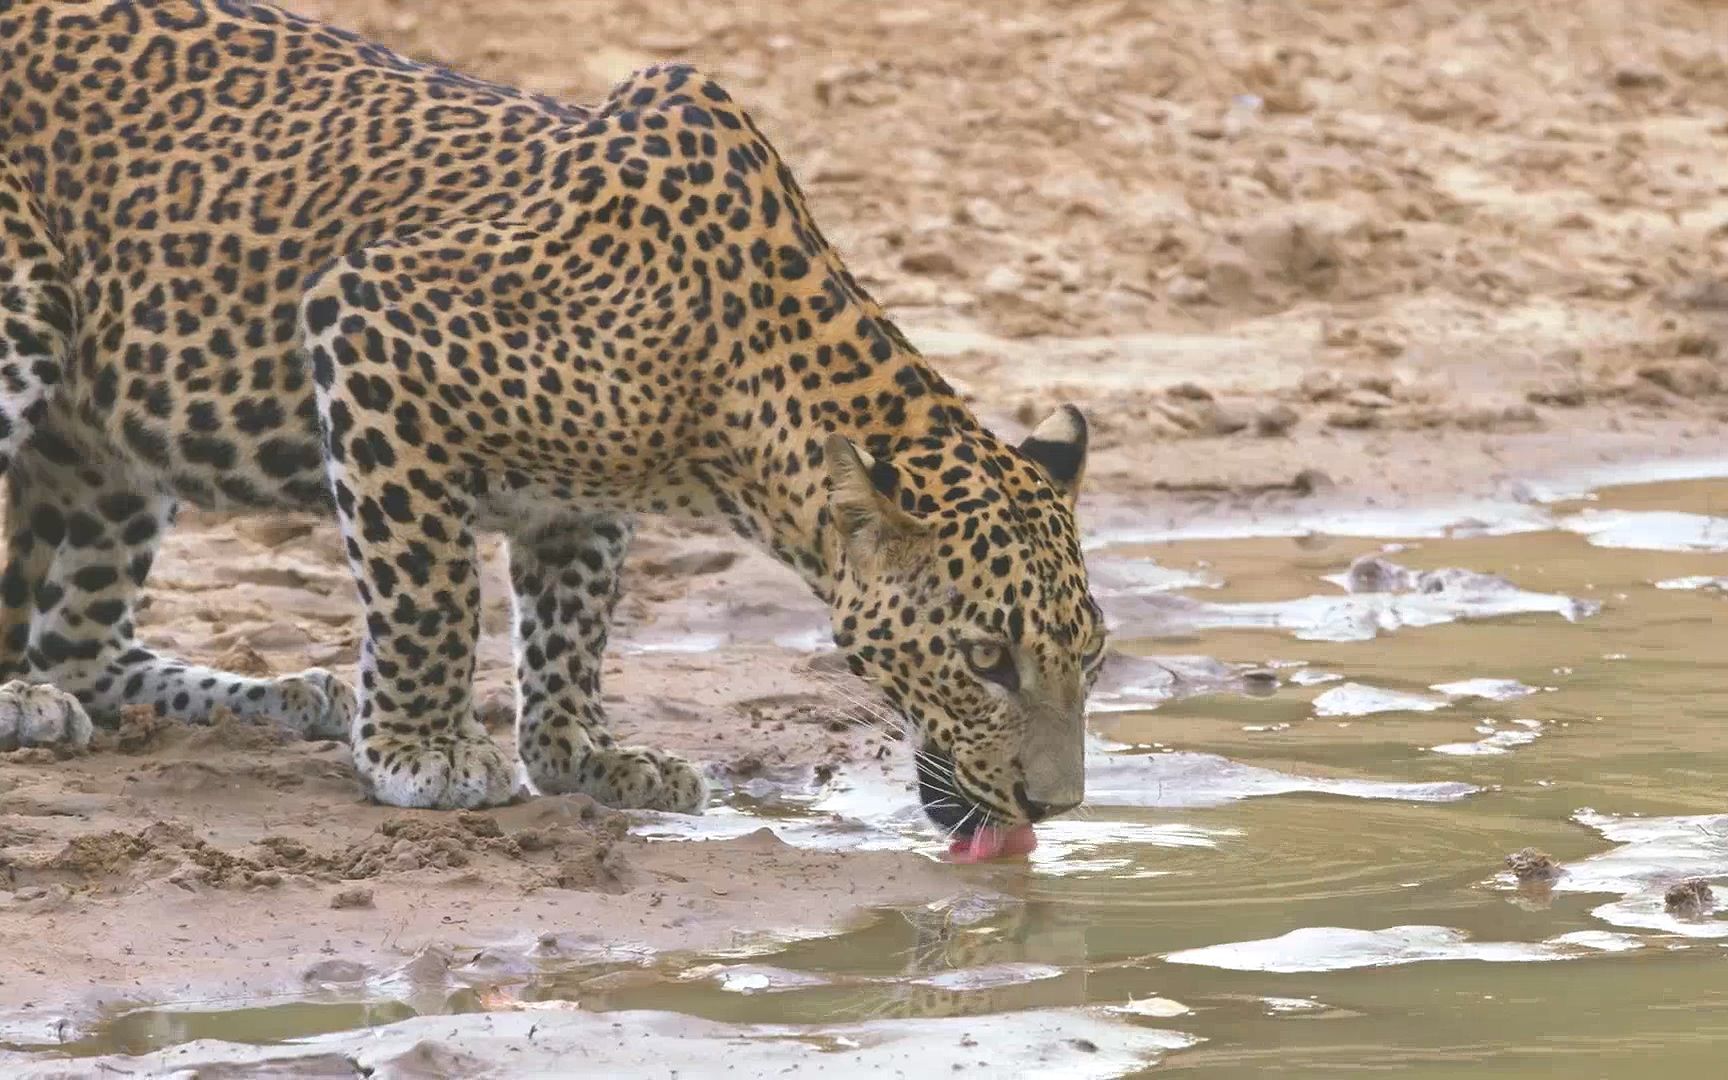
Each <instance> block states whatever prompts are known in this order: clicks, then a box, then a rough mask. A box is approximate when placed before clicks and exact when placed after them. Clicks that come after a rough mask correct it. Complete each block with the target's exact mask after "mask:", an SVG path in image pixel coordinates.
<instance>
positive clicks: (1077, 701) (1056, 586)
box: [825, 406, 1104, 835]
mask: <svg viewBox="0 0 1728 1080" xmlns="http://www.w3.org/2000/svg"><path fill="white" fill-rule="evenodd" d="M1086 438H1087V436H1086V421H1085V419H1084V417H1083V416H1082V415H1081V414H1080V412H1079V410H1077V409H1075V408H1073V407H1072V406H1064V407H1063V408H1061V409H1059V410H1057V412H1056V413H1054V414H1053V415H1052V416H1050V418H1049V419H1047V420H1045V421H1044V422H1043V423H1042V424H1040V425H1039V426H1038V427H1037V428H1036V429H1034V430H1033V432H1032V434H1031V435H1030V436H1029V437H1027V438H1026V440H1025V441H1024V442H1022V443H1021V444H1020V445H1019V446H1017V447H1014V446H1009V445H1007V444H1004V443H1002V442H999V441H997V440H996V439H995V438H994V437H993V436H991V435H989V434H988V433H987V432H984V431H982V430H978V429H973V430H970V431H967V432H964V433H961V434H958V435H954V436H946V437H941V438H933V439H930V440H924V441H921V442H919V443H918V444H917V445H915V446H912V447H910V448H900V449H898V450H897V451H896V452H895V453H894V454H893V455H892V457H889V456H883V457H873V456H872V455H870V454H869V453H867V452H865V451H864V450H862V449H860V448H859V447H857V446H856V445H854V444H853V443H852V442H850V441H849V440H847V439H846V438H844V437H842V436H839V435H834V436H830V437H829V439H828V441H827V444H826V447H825V461H826V467H827V470H828V499H829V502H828V507H829V513H830V518H831V520H832V522H833V523H834V525H835V527H836V528H837V530H838V532H839V535H840V546H841V547H842V549H843V557H842V559H841V560H840V562H841V572H840V573H839V575H838V580H837V582H836V583H835V595H834V597H833V615H834V631H835V641H836V643H837V644H838V645H839V646H840V648H841V649H842V650H843V651H844V652H845V654H846V656H847V658H848V661H849V663H850V665H851V667H852V670H853V672H854V673H855V674H857V675H860V676H862V677H864V678H866V679H868V680H869V681H871V682H873V683H874V684H875V685H876V686H877V687H878V688H880V689H881V691H882V692H883V693H884V694H886V695H887V697H888V698H889V700H890V701H891V702H892V703H893V705H894V706H895V707H896V708H897V709H898V710H899V711H900V712H901V713H902V714H903V715H904V716H905V717H906V719H907V720H908V721H909V726H910V730H911V735H912V737H913V738H914V739H915V741H916V746H917V754H916V760H917V769H918V780H919V789H920V795H921V801H922V802H923V805H924V809H925V812H926V813H927V814H928V815H929V816H930V818H931V820H932V821H934V822H935V823H936V824H937V825H939V826H941V827H943V828H944V829H947V830H950V831H951V832H954V833H956V834H959V835H967V834H969V833H970V832H972V831H973V830H975V829H977V828H978V827H980V826H984V825H991V826H1013V825H1019V824H1022V823H1030V822H1037V821H1040V820H1042V819H1044V818H1046V817H1049V816H1051V815H1053V814H1058V813H1061V812H1063V811H1065V810H1068V809H1071V808H1073V807H1075V806H1077V805H1079V803H1080V802H1081V800H1082V799H1083V797H1084V795H1085V768H1084V764H1085V761H1084V759H1085V715H1086V714H1085V703H1086V695H1087V693H1088V691H1089V690H1090V689H1091V686H1092V683H1093V681H1094V679H1095V678H1096V676H1097V672H1098V667H1099V664H1100V662H1101V660H1102V658H1103V651H1104V624H1103V618H1102V616H1101V613H1100V611H1099V608H1098V604H1097V603H1096V601H1094V600H1093V598H1092V595H1091V592H1090V590H1089V588H1088V585H1087V579H1086V566H1085V563H1084V561H1083V560H1082V558H1081V553H1080V538H1079V532H1078V530H1077V529H1076V527H1075V523H1074V504H1075V500H1076V497H1077V494H1078V490H1079V483H1080V479H1081V475H1082V473H1083V472H1084V470H1085V462H1086Z"/></svg>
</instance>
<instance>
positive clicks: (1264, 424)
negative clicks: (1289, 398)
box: [1254, 403, 1302, 438]
mask: <svg viewBox="0 0 1728 1080" xmlns="http://www.w3.org/2000/svg"><path fill="white" fill-rule="evenodd" d="M1301 419H1302V416H1301V414H1300V413H1298V412H1297V411H1296V410H1295V409H1292V408H1291V407H1290V406H1288V405H1285V404H1282V403H1280V404H1277V405H1274V406H1272V407H1271V408H1268V409H1261V410H1260V411H1259V412H1256V413H1255V414H1254V434H1256V435H1258V436H1260V437H1261V438H1271V437H1273V436H1277V435H1283V434H1286V433H1287V432H1289V430H1290V429H1291V428H1293V427H1295V426H1296V424H1297V422H1298V421H1299V420H1301Z"/></svg>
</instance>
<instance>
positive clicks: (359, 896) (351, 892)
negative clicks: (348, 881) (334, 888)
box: [330, 885, 372, 911]
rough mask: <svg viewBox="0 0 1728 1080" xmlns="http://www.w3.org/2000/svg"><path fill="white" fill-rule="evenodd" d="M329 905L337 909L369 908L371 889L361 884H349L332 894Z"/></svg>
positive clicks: (370, 904)
mask: <svg viewBox="0 0 1728 1080" xmlns="http://www.w3.org/2000/svg"><path fill="white" fill-rule="evenodd" d="M330 906H331V907H333V908H335V909H337V910H338V911H340V910H343V909H344V908H369V907H371V906H372V890H371V889H368V888H366V887H365V886H363V885H351V886H349V887H348V888H346V889H343V890H342V891H340V892H338V893H337V894H336V895H335V896H332V897H331V898H330Z"/></svg>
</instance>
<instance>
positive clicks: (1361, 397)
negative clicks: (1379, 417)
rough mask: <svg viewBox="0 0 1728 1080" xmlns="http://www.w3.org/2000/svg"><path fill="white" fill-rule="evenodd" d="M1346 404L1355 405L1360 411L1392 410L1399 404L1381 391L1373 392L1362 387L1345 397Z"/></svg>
mask: <svg viewBox="0 0 1728 1080" xmlns="http://www.w3.org/2000/svg"><path fill="white" fill-rule="evenodd" d="M1344 404H1346V405H1353V406H1355V407H1356V408H1358V409H1390V408H1391V407H1392V406H1393V405H1395V404H1397V402H1395V401H1393V400H1392V397H1391V395H1389V394H1387V393H1385V392H1384V391H1381V390H1373V389H1370V388H1369V387H1366V386H1362V387H1358V388H1356V389H1355V390H1352V391H1350V392H1349V393H1348V394H1345V395H1344Z"/></svg>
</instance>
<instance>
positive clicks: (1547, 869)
mask: <svg viewBox="0 0 1728 1080" xmlns="http://www.w3.org/2000/svg"><path fill="white" fill-rule="evenodd" d="M1506 869H1508V870H1510V871H1512V876H1513V877H1515V878H1517V879H1518V882H1519V884H1521V885H1538V884H1547V883H1548V882H1551V881H1553V880H1554V879H1555V878H1557V877H1559V876H1560V875H1561V874H1562V873H1563V872H1564V871H1563V870H1562V869H1561V866H1560V864H1559V863H1558V862H1556V861H1555V860H1554V856H1552V855H1550V854H1548V853H1547V852H1545V851H1538V850H1536V849H1535V848H1529V847H1527V848H1524V849H1523V850H1521V851H1514V852H1513V853H1512V854H1510V855H1508V856H1506Z"/></svg>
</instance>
